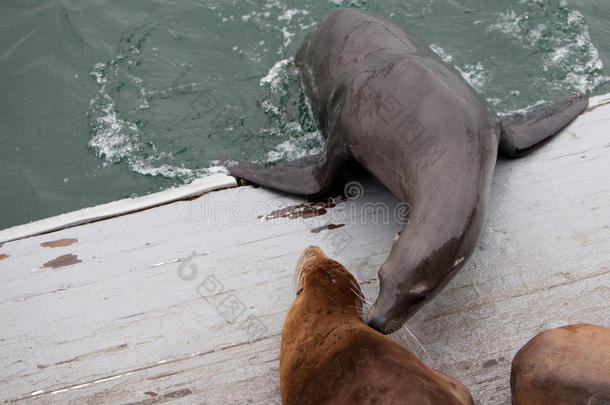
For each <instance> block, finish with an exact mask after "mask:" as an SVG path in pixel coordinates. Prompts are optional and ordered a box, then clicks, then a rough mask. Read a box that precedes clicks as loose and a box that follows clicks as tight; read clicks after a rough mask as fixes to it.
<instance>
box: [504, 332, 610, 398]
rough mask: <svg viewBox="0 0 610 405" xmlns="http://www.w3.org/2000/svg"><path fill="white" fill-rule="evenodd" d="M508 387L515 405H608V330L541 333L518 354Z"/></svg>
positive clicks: (609, 386)
mask: <svg viewBox="0 0 610 405" xmlns="http://www.w3.org/2000/svg"><path fill="white" fill-rule="evenodd" d="M510 387H511V394H512V401H513V405H574V404H583V405H610V329H608V328H605V327H603V326H597V325H589V324H578V325H569V326H564V327H561V328H557V329H550V330H546V331H544V332H541V333H539V334H538V335H536V337H534V338H533V339H532V340H530V341H529V342H528V343H527V344H526V345H525V346H523V347H522V348H521V350H519V352H518V353H517V354H516V355H515V358H514V359H513V363H512V367H511V375H510Z"/></svg>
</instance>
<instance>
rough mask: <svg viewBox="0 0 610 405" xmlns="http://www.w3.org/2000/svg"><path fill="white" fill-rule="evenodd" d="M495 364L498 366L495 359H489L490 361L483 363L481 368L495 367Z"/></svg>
mask: <svg viewBox="0 0 610 405" xmlns="http://www.w3.org/2000/svg"><path fill="white" fill-rule="evenodd" d="M496 364H498V362H497V361H496V360H495V359H490V360H487V361H486V362H485V363H483V368H488V367H492V366H495V365H496Z"/></svg>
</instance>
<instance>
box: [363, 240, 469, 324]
mask: <svg viewBox="0 0 610 405" xmlns="http://www.w3.org/2000/svg"><path fill="white" fill-rule="evenodd" d="M408 242H410V241H407V240H405V238H402V240H400V239H399V240H397V241H396V243H395V248H394V249H393V250H392V253H391V254H390V256H389V257H388V259H387V260H386V262H385V263H384V264H383V265H382V266H381V268H380V269H379V273H378V274H379V283H380V290H379V296H378V297H377V300H376V301H375V303H374V304H373V306H372V307H371V310H370V311H369V313H368V316H367V323H368V324H369V326H371V327H372V328H374V329H376V330H378V331H379V332H381V333H383V334H389V333H392V332H395V331H396V330H398V329H400V328H401V327H402V325H403V324H404V323H405V322H407V320H408V319H409V318H410V317H411V316H413V315H414V314H415V313H416V312H417V311H418V310H419V309H420V308H421V307H422V306H424V305H425V304H426V303H427V302H429V301H430V300H431V299H432V298H433V297H434V296H435V295H436V294H438V292H439V291H441V290H442V289H443V287H444V286H445V285H446V284H447V283H448V282H449V280H450V279H451V278H452V277H453V275H455V274H456V273H457V270H459V269H460V268H461V267H462V266H463V264H464V261H465V258H466V257H465V255H461V254H460V249H459V244H458V241H457V240H451V241H449V242H448V243H446V244H445V245H443V246H441V247H440V248H438V249H435V250H432V251H430V250H429V249H424V248H422V249H420V250H419V251H417V249H416V248H417V247H416V246H415V249H414V246H413V245H414V243H413V242H412V241H411V245H410V246H405V248H404V249H401V248H400V246H396V245H398V244H400V243H405V245H406V244H408ZM396 247H398V249H397V248H396Z"/></svg>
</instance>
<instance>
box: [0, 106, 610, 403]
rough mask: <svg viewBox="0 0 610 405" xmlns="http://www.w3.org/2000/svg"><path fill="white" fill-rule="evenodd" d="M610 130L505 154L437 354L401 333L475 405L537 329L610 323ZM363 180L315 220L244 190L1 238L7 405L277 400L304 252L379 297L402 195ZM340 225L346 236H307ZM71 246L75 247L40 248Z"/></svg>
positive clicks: (435, 304) (433, 317)
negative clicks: (520, 154)
mask: <svg viewBox="0 0 610 405" xmlns="http://www.w3.org/2000/svg"><path fill="white" fill-rule="evenodd" d="M609 128H610V105H604V106H600V107H598V108H596V109H593V110H592V111H589V112H587V113H585V114H584V115H583V116H581V117H580V118H579V119H578V120H577V121H576V122H575V123H573V124H572V125H571V126H570V127H568V128H567V129H566V130H565V131H564V132H563V133H562V134H561V135H560V136H558V137H557V138H556V139H553V140H552V141H551V142H549V143H548V144H546V145H545V146H544V147H543V148H541V149H539V150H538V151H536V152H535V153H533V154H532V155H530V156H528V157H526V158H523V159H518V160H510V161H500V162H499V164H498V167H497V168H496V171H495V175H494V179H493V186H492V193H491V199H490V204H489V208H488V219H487V220H486V224H485V227H484V231H483V234H482V236H481V240H480V243H479V246H478V248H477V251H476V253H475V254H474V255H473V257H472V259H471V260H470V262H469V263H468V264H467V266H466V267H465V268H464V269H463V270H462V271H461V273H460V274H458V275H457V277H456V278H455V279H454V280H452V282H451V283H450V284H449V285H448V286H447V287H446V288H445V290H444V291H443V292H442V293H441V294H440V295H439V296H438V297H436V298H435V299H434V300H433V301H432V302H431V303H430V304H429V305H428V306H426V307H425V308H424V309H422V310H421V311H420V312H419V313H418V314H417V315H416V316H415V318H414V319H413V320H412V321H410V322H409V328H410V330H411V331H412V332H413V334H415V335H416V336H417V337H418V339H419V341H420V342H421V344H422V345H423V347H424V348H425V349H426V351H427V354H425V353H424V352H423V351H422V350H421V349H419V348H418V347H417V345H416V344H415V343H414V342H413V339H412V338H410V337H409V335H408V333H407V332H405V331H404V330H403V331H402V332H399V333H398V334H397V335H396V338H397V339H400V340H401V341H402V342H404V343H405V345H413V347H414V351H415V352H416V353H417V354H418V355H419V356H420V358H422V359H423V360H424V361H425V362H426V363H427V364H428V365H430V366H432V367H435V368H438V369H439V370H442V371H444V372H446V373H448V374H451V375H453V376H455V377H457V378H459V379H461V380H462V381H463V382H464V383H465V384H466V385H467V386H468V387H469V388H470V390H471V392H472V394H473V396H474V398H475V400H476V401H477V403H479V404H509V403H510V392H509V370H510V361H511V359H512V357H513V356H514V354H515V353H516V351H517V350H518V349H519V348H520V347H521V346H522V345H524V344H525V343H526V342H527V341H528V340H529V339H530V338H531V337H533V336H534V335H535V334H537V333H538V332H540V331H541V330H543V329H546V328H549V327H554V326H559V325H563V324H567V323H575V322H591V323H596V324H601V325H605V326H610V204H609V202H610V178H609V177H608V175H609V173H610V171H609V169H610V133H609V131H610V130H609ZM364 184H365V189H364V190H365V192H364V195H363V197H362V198H360V199H355V200H349V201H346V202H343V203H341V204H338V205H337V206H336V207H335V208H328V209H327V213H326V214H325V215H321V216H316V217H312V218H308V219H303V218H298V219H287V218H280V219H271V220H268V221H261V220H260V219H258V218H257V216H258V215H264V214H269V213H270V212H272V211H273V210H276V209H278V208H281V207H285V206H289V205H295V204H299V203H302V202H303V201H302V200H300V199H298V198H293V197H289V196H285V195H281V194H278V193H274V192H271V191H267V190H264V189H262V188H258V189H255V188H252V187H239V188H233V189H229V190H223V191H215V192H211V193H209V194H206V195H205V196H202V197H200V198H198V199H196V200H193V201H183V202H176V203H172V204H169V205H165V206H161V207H157V208H153V209H150V210H146V211H141V212H138V213H135V214H131V215H125V216H121V217H117V218H112V219H108V220H104V221H100V222H95V223H92V224H88V225H84V226H78V227H74V228H70V229H65V230H62V231H59V232H54V233H51V234H47V235H42V236H37V237H31V238H27V239H23V240H18V241H14V242H9V243H5V244H4V245H3V246H1V247H0V257H3V256H1V255H8V257H6V258H4V259H0V277H1V280H0V289H1V295H0V297H1V298H0V314H1V315H0V320H1V325H2V328H1V330H0V366H1V369H0V370H1V371H0V401H6V402H23V403H36V404H46V403H62V404H63V403H74V404H82V403H91V404H96V403H142V404H148V403H162V402H169V401H172V402H174V403H206V404H242V403H252V404H274V403H276V404H279V403H280V399H279V372H278V366H279V364H278V356H279V348H280V336H281V330H282V324H283V320H284V317H285V314H286V311H287V310H288V307H289V306H290V303H291V301H292V297H293V291H292V282H293V272H294V267H295V264H296V260H297V258H298V255H299V254H300V252H301V250H302V249H303V248H304V247H305V246H307V245H309V244H316V245H319V246H321V247H322V248H323V249H324V250H325V251H326V252H327V253H328V254H330V255H331V256H333V257H334V258H336V259H337V260H339V261H341V262H342V263H344V264H345V265H346V266H347V268H348V269H349V270H350V271H352V272H353V273H354V274H355V276H356V277H357V279H358V280H359V281H360V282H361V283H362V286H363V289H364V292H365V294H366V296H367V297H368V298H369V299H371V300H372V299H374V297H375V296H376V294H377V290H378V284H377V279H376V273H377V270H378V267H379V266H380V265H381V263H382V262H383V261H384V259H385V258H386V256H387V254H388V252H389V249H390V246H391V241H392V238H393V236H394V233H395V232H396V231H398V230H399V229H400V224H399V223H398V222H397V221H396V220H395V219H394V218H393V217H394V215H393V210H394V207H395V206H396V205H397V204H398V201H397V200H396V199H395V198H394V197H393V196H392V195H391V194H390V193H389V192H388V191H386V190H385V189H384V188H383V187H382V186H380V185H379V184H376V183H375V182H371V181H370V180H367V181H365V182H364ZM379 203H383V204H386V205H387V207H389V211H387V212H388V213H389V218H388V220H387V221H385V220H384V218H383V215H382V214H383V211H382V210H383V206H382V205H379ZM367 204H368V205H367ZM371 204H377V205H376V206H375V209H376V210H377V215H376V216H375V215H373V211H374V210H373V209H370V208H371ZM367 206H368V209H367V208H366V207H367ZM430 215H434V214H433V213H430ZM423 220H425V218H423ZM384 222H387V223H384ZM329 223H334V224H345V226H343V227H341V228H337V229H333V230H321V231H319V232H317V233H314V232H312V229H314V228H318V227H321V226H323V225H326V224H329ZM60 239H77V240H76V241H74V240H71V241H63V242H58V243H55V244H52V245H63V246H60V247H43V246H41V244H42V243H44V242H52V241H58V240H60ZM193 254H194V256H193V257H191V256H192V255H193ZM66 255H74V256H75V257H74V256H66ZM62 256H63V258H62V259H61V260H56V261H55V262H54V264H59V265H61V264H65V263H72V262H73V263H75V264H69V265H65V266H63V267H57V268H52V267H50V266H51V264H49V265H47V267H43V265H44V264H45V263H49V262H52V261H53V260H54V259H57V258H58V257H62ZM230 303H233V304H236V305H235V306H233V307H231V306H230V305H229V304H230Z"/></svg>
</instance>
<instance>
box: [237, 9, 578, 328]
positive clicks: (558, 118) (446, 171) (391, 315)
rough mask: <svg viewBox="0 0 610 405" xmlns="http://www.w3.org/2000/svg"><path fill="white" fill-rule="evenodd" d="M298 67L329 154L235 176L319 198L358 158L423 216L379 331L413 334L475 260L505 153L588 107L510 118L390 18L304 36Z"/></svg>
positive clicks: (521, 149)
mask: <svg viewBox="0 0 610 405" xmlns="http://www.w3.org/2000/svg"><path fill="white" fill-rule="evenodd" d="M295 64H296V66H297V68H298V69H299V71H300V73H301V76H302V78H303V81H304V84H305V88H306V91H307V95H308V97H309V99H310V102H311V106H312V109H313V112H314V114H315V116H316V117H317V119H318V122H319V126H320V130H321V132H322V134H323V135H324V136H325V137H326V143H327V145H326V152H325V153H324V154H322V155H320V156H318V157H315V158H311V157H308V158H303V159H299V160H296V161H293V162H288V163H286V164H284V165H282V166H281V167H278V166H275V167H270V168H267V167H264V166H262V165H256V164H249V163H242V164H239V165H237V166H234V167H232V168H230V172H231V174H233V175H236V176H238V177H242V178H245V179H247V180H250V181H252V182H254V183H257V184H260V185H263V186H266V187H270V188H274V189H278V190H282V191H287V192H291V193H297V194H303V195H319V194H322V193H324V191H325V190H327V189H328V187H329V186H330V185H331V183H332V180H333V177H334V175H335V173H336V172H337V170H338V169H339V168H340V167H342V166H343V164H344V163H345V162H347V161H356V162H358V163H359V164H360V165H362V166H363V167H364V168H366V169H367V170H368V171H370V172H371V173H372V174H373V175H375V176H376V177H377V178H378V179H379V180H380V181H381V182H382V183H383V184H385V185H386V186H387V187H388V188H389V189H390V191H392V193H394V194H395V195H396V196H397V197H398V198H400V199H401V200H402V201H406V202H408V203H409V205H410V206H411V207H412V210H411V212H410V213H409V216H410V217H411V218H419V219H421V221H417V223H409V224H406V225H405V226H404V228H403V230H402V232H401V233H400V235H398V237H397V238H396V239H395V240H394V244H393V246H392V250H391V252H390V255H389V256H388V258H387V260H386V261H385V263H384V264H383V265H382V266H381V269H380V270H379V280H380V292H379V296H378V298H377V300H376V301H375V303H374V305H373V306H372V308H371V310H370V312H369V314H368V323H369V325H371V326H372V327H374V328H375V329H377V330H379V331H381V332H383V333H391V332H393V331H395V330H397V329H398V328H400V327H401V326H402V324H403V323H404V322H406V321H407V319H408V318H409V317H410V316H412V315H413V314H414V313H415V312H416V311H417V310H418V309H419V308H421V307H422V306H423V305H424V304H425V303H426V302H428V301H429V300H430V299H431V298H432V297H434V296H435V295H436V294H437V293H438V292H439V291H440V290H441V289H442V287H443V286H444V285H445V284H447V282H448V281H449V280H450V279H451V278H452V277H453V276H454V275H455V274H456V272H457V271H458V270H459V269H460V268H461V267H462V266H463V265H464V264H465V262H466V261H467V259H468V257H469V256H470V255H471V254H472V252H473V250H474V248H475V244H476V242H477V239H478V237H479V235H480V233H481V228H482V224H483V218H484V214H485V207H486V204H487V199H488V195H489V188H490V184H491V177H492V173H493V168H494V166H495V163H496V156H497V154H498V148H499V147H500V151H501V152H502V153H503V154H505V155H508V156H519V155H521V154H524V153H526V152H527V151H528V150H529V149H530V148H531V147H532V146H533V145H535V144H536V143H538V142H540V141H541V140H543V139H545V138H547V137H548V136H551V135H553V134H555V133H556V132H558V131H559V130H560V129H561V128H563V127H564V126H565V125H567V124H568V123H569V122H570V121H571V120H572V119H573V118H574V117H575V116H577V115H578V114H579V113H580V112H581V111H582V109H584V108H585V107H586V105H587V100H586V98H584V97H580V98H575V99H572V100H568V101H566V102H563V103H559V104H556V105H553V106H551V107H548V108H545V109H541V110H536V111H534V112H531V113H529V114H528V115H526V116H524V117H512V118H511V119H509V120H506V121H500V120H499V119H498V118H497V116H496V114H495V112H494V111H493V109H492V108H491V106H490V105H489V104H488V103H487V101H486V100H484V99H483V98H481V97H480V96H479V95H478V94H477V93H476V92H475V91H474V90H473V89H472V87H470V86H469V85H468V83H467V82H466V81H464V79H463V78H462V77H461V76H460V74H459V73H458V72H457V71H456V70H455V69H453V68H452V67H451V66H449V65H447V64H445V63H444V62H443V61H442V60H441V59H440V58H439V57H438V56H437V55H436V54H435V53H434V52H432V51H431V50H430V48H429V47H428V46H427V45H426V44H425V43H424V42H423V41H422V40H420V39H419V38H417V37H415V36H414V35H412V34H410V33H409V32H407V31H404V30H402V29H400V28H398V27H397V26H396V25H394V24H393V23H392V22H390V21H388V20H384V19H381V18H378V17H376V16H373V15H371V14H368V13H365V12H362V11H359V10H354V9H346V10H339V11H336V12H334V13H333V14H331V15H329V16H327V17H325V18H324V19H323V20H322V21H321V22H320V23H319V24H318V25H317V26H316V27H315V28H314V29H313V30H312V31H311V32H310V33H309V34H308V35H307V37H306V38H305V40H304V42H303V44H302V45H301V48H300V49H299V51H298V53H297V55H296V58H295Z"/></svg>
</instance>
